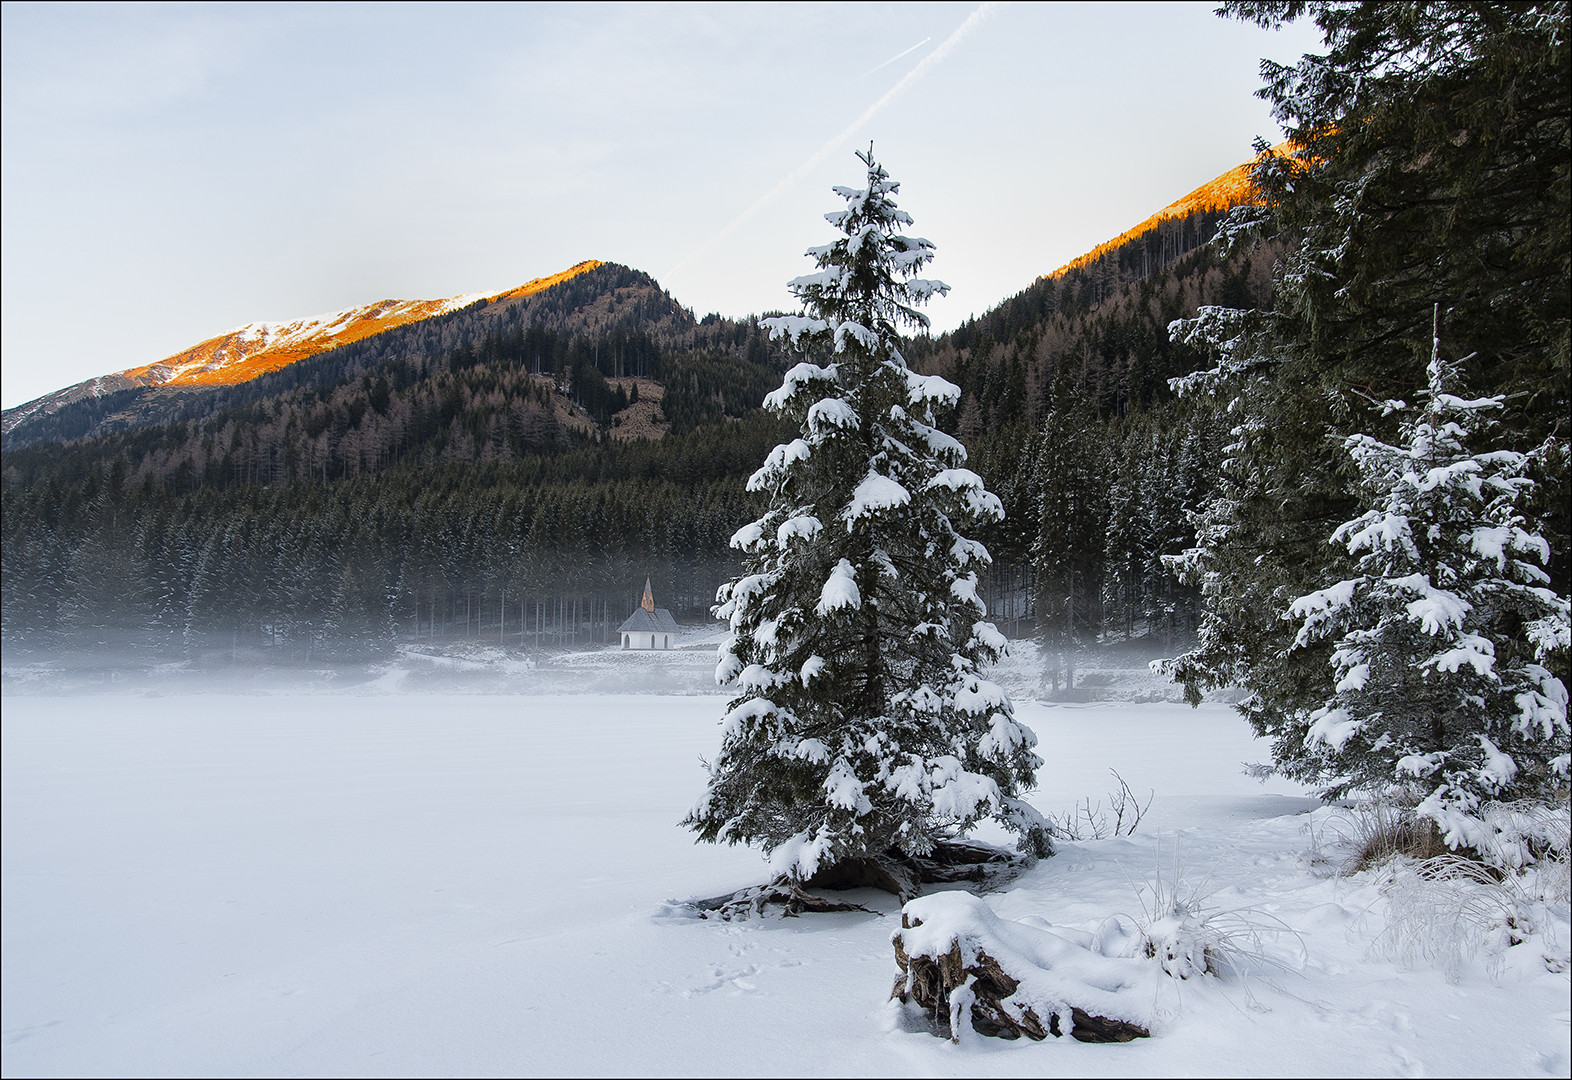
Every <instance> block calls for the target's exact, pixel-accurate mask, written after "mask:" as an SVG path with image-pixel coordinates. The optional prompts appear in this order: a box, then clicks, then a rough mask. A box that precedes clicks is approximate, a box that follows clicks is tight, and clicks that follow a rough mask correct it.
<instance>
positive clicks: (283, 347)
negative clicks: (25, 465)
mask: <svg viewBox="0 0 1572 1080" xmlns="http://www.w3.org/2000/svg"><path fill="white" fill-rule="evenodd" d="M602 265H604V263H603V262H601V260H599V259H586V260H584V261H582V262H579V263H576V264H574V265H573V266H571V267H569V268H568V269H566V270H561V271H558V272H557V273H555V274H548V275H545V276H544V277H537V278H532V279H531V280H529V281H527V282H525V283H524V284H522V285H518V286H515V287H513V288H510V289H504V290H502V291H501V292H481V293H466V294H462V295H459V296H451V297H446V298H444V299H439V300H376V301H373V302H371V303H369V304H360V305H358V306H356V307H351V308H344V309H343V310H340V311H330V312H326V313H324V314H322V315H311V316H306V317H304V318H299V319H291V320H287V321H284V322H260V321H259V322H250V323H246V324H244V325H242V326H237V327H235V328H234V329H232V330H225V331H223V332H222V333H219V334H215V335H213V336H212V337H210V338H206V339H204V340H203V341H200V342H198V343H197V344H195V345H192V346H191V347H190V348H187V349H183V350H181V351H180V352H177V353H174V354H172V355H170V356H167V357H165V358H164V359H162V360H158V361H155V362H154V363H151V364H143V365H141V366H139V367H130V368H125V369H124V370H122V371H117V372H112V373H110V374H108V375H99V376H95V377H94V378H91V379H84V380H83V381H82V382H79V383H73V384H71V385H70V386H66V387H62V388H61V389H59V390H54V391H51V392H50V393H48V394H44V395H42V396H40V397H37V398H34V399H33V400H32V401H28V402H24V403H22V404H21V405H17V406H15V407H13V408H10V409H6V410H5V411H4V412H3V413H0V433H4V434H9V433H10V432H11V430H12V429H13V428H15V427H16V426H17V425H18V424H21V423H23V422H25V421H27V420H29V419H33V418H36V417H40V416H47V415H49V414H50V413H52V412H55V411H57V410H58V409H60V408H63V407H64V406H66V405H70V404H72V403H74V402H77V401H80V400H82V399H83V398H86V397H103V396H105V395H107V394H112V393H115V392H116V391H120V390H131V389H136V388H138V387H166V388H169V389H205V388H211V387H217V386H233V385H235V384H237V383H242V382H249V381H251V380H252V379H255V378H258V377H259V376H262V375H265V374H268V373H269V372H273V371H277V370H278V369H280V368H283V367H287V366H289V365H290V364H294V363H297V362H299V361H301V360H305V359H309V358H310V357H312V356H316V355H318V354H320V353H323V352H326V351H328V350H330V349H335V348H338V347H340V346H343V345H350V344H353V343H354V342H357V341H362V340H364V339H366V338H368V337H374V336H376V335H377V334H382V333H386V332H387V331H389V330H394V329H397V328H398V327H400V326H407V325H409V324H411V323H417V322H424V321H425V320H427V319H431V318H435V317H437V316H439V315H447V314H450V313H451V312H454V311H460V310H462V309H464V308H466V307H469V306H470V305H472V304H476V303H479V302H481V301H485V302H486V303H487V304H488V305H489V304H493V303H499V302H506V301H516V300H521V299H524V298H527V297H530V296H533V295H535V294H536V293H539V292H543V291H545V290H546V289H549V288H552V287H553V286H556V285H560V284H562V283H563V282H565V281H568V280H570V279H572V278H574V277H577V276H578V275H579V274H582V273H585V272H587V271H590V270H594V269H596V268H597V267H600V266H602Z"/></svg>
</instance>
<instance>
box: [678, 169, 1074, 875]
mask: <svg viewBox="0 0 1572 1080" xmlns="http://www.w3.org/2000/svg"><path fill="white" fill-rule="evenodd" d="M858 156H859V158H860V159H861V160H862V161H863V163H864V164H865V165H866V166H867V183H866V186H864V187H862V188H849V187H838V188H836V189H835V191H836V193H837V194H838V195H840V196H841V197H842V198H843V199H845V201H846V209H844V210H842V211H838V212H836V213H832V214H829V215H826V216H827V219H828V220H829V221H830V223H831V224H833V225H834V226H836V227H837V228H838V229H839V230H840V232H841V234H842V235H841V236H840V237H839V238H838V239H837V240H835V241H834V242H833V243H830V244H826V245H824V246H822V247H816V248H813V249H811V250H810V251H809V252H808V254H809V255H810V256H811V257H812V258H813V259H814V260H815V262H816V263H817V265H818V270H817V272H816V273H813V274H810V275H808V276H806V277H801V278H798V279H796V280H795V281H793V282H791V284H790V288H791V290H792V292H793V293H794V294H795V295H796V296H797V297H798V298H799V299H800V300H801V301H802V303H803V311H802V313H801V314H798V315H789V316H783V317H780V318H775V319H770V320H766V325H767V326H768V327H769V328H770V331H771V332H772V333H773V334H774V335H775V336H776V337H778V338H784V339H786V340H788V341H789V342H790V343H791V344H792V345H793V346H794V347H795V348H796V349H798V350H799V351H800V353H801V354H802V356H803V360H802V362H801V363H798V364H797V365H796V366H795V367H793V368H792V369H791V370H790V371H788V372H787V374H786V377H785V380H784V382H783V383H782V385H781V387H780V389H778V390H776V391H774V392H773V393H771V394H770V395H769V396H768V397H767V398H766V399H765V405H766V407H767V408H768V409H770V410H771V411H772V412H774V413H776V414H777V415H779V416H782V417H787V418H790V419H791V420H793V421H795V422H796V423H797V424H798V425H799V427H800V430H801V437H800V438H797V439H794V440H792V441H791V442H789V443H785V444H782V445H780V446H777V447H775V449H774V450H773V451H771V452H770V454H769V456H768V458H767V459H766V460H765V462H764V465H763V467H762V468H760V469H759V470H758V472H756V473H755V474H754V475H753V477H752V478H751V479H750V481H749V484H748V487H749V489H750V490H752V491H755V492H759V493H761V494H762V495H764V496H765V497H767V498H768V500H769V504H768V505H769V508H768V510H767V511H766V512H765V514H764V515H763V516H762V517H761V518H759V519H758V520H757V521H754V522H752V523H751V524H748V525H746V526H744V527H743V528H742V529H740V530H738V532H737V534H736V535H735V536H734V537H733V539H732V544H733V546H734V547H736V548H737V549H739V550H740V551H742V552H744V553H745V554H746V556H747V564H746V569H745V571H744V573H743V574H742V575H741V576H739V577H738V578H736V579H735V580H733V581H730V582H728V583H727V584H725V585H723V586H722V587H721V589H720V592H719V594H718V597H717V599H718V601H719V605H718V606H717V608H716V609H715V611H716V615H717V616H718V617H719V618H722V619H725V620H727V621H728V622H729V625H730V633H729V635H728V637H727V638H726V640H725V642H724V644H723V645H722V647H721V649H720V664H719V667H718V669H717V671H716V678H717V681H718V682H719V683H721V684H722V685H726V686H731V687H734V688H736V691H737V696H736V697H735V699H734V700H733V701H732V703H731V706H730V708H729V710H728V712H727V714H726V717H725V722H724V728H723V732H722V741H721V748H720V752H719V754H718V756H717V757H716V758H715V760H714V762H713V763H712V765H711V775H710V782H709V785H708V789H707V790H706V792H705V793H704V795H703V797H702V798H701V799H700V800H699V801H698V803H697V804H696V805H695V806H694V808H693V810H692V811H691V813H690V814H689V816H688V818H687V821H686V824H687V825H688V826H689V827H691V828H693V829H694V830H695V831H697V832H698V834H699V836H700V838H701V839H704V840H709V841H725V842H728V843H737V842H746V843H757V844H761V845H762V846H763V847H764V848H765V849H766V850H767V851H769V852H770V853H771V861H772V866H773V868H774V869H775V871H776V872H777V873H780V874H784V875H786V876H788V877H790V878H792V879H795V880H807V879H809V878H811V877H813V876H814V875H815V874H816V873H818V872H820V871H827V870H829V869H831V868H833V867H835V866H837V865H840V864H843V863H846V862H848V861H850V860H858V859H867V858H878V857H880V856H882V855H883V853H884V852H886V851H888V850H889V849H891V848H895V849H898V850H899V851H900V852H903V853H905V854H907V855H924V854H926V853H928V852H929V851H931V850H932V849H933V848H934V846H935V845H936V844H938V843H942V842H944V841H946V840H948V839H950V838H952V837H954V836H956V835H957V834H959V833H961V832H964V831H965V830H966V829H968V828H969V827H971V826H973V825H974V824H976V823H977V822H979V821H981V820H982V819H984V818H988V817H993V818H996V819H998V820H1000V821H1002V822H1003V823H1004V824H1005V825H1007V826H1008V827H1011V828H1013V829H1014V830H1015V831H1016V832H1018V833H1019V834H1020V835H1021V836H1022V844H1023V847H1025V848H1026V849H1029V850H1030V851H1031V852H1032V853H1034V854H1046V853H1047V851H1048V838H1047V833H1046V830H1045V829H1044V823H1043V821H1042V819H1041V817H1040V816H1039V815H1037V813H1036V812H1035V811H1034V810H1032V808H1031V807H1030V806H1028V805H1027V804H1025V803H1024V802H1022V801H1020V800H1019V798H1018V796H1019V794H1020V793H1021V792H1022V791H1023V790H1025V789H1026V788H1028V787H1029V786H1030V785H1031V784H1032V783H1033V778H1034V774H1033V770H1034V769H1035V768H1036V767H1037V766H1038V765H1039V764H1040V761H1039V759H1038V758H1037V756H1036V755H1035V754H1034V753H1033V751H1032V746H1033V745H1034V743H1035V742H1036V739H1035V736H1034V735H1033V734H1032V732H1031V731H1030V729H1028V728H1026V727H1023V726H1022V725H1020V724H1018V723H1017V722H1016V721H1015V718H1014V715H1013V710H1012V707H1011V704H1010V701H1009V698H1008V696H1007V695H1006V694H1005V693H1004V691H1003V690H1002V689H1001V688H1000V687H998V686H997V685H995V684H994V683H992V682H990V681H988V680H987V679H986V678H984V677H983V673H984V671H985V669H986V668H987V667H988V666H989V665H990V664H991V663H992V662H993V661H995V660H996V659H997V658H998V657H999V655H1000V653H1001V652H1002V650H1003V649H1004V645H1005V640H1004V637H1003V636H1002V635H1001V634H1000V633H999V632H998V631H997V630H996V629H995V628H994V627H993V625H992V624H990V623H989V622H987V621H986V614H987V613H986V611H985V609H984V606H983V602H982V600H981V599H980V598H979V596H978V570H979V569H981V568H983V567H985V566H986V565H987V564H988V562H989V558H988V552H987V550H986V549H985V548H984V547H983V545H982V544H980V543H978V542H976V541H974V540H970V539H968V538H967V537H966V536H965V535H964V534H963V532H962V531H961V530H962V529H964V528H965V527H967V526H968V525H969V524H973V523H976V522H979V521H985V520H994V519H997V518H999V517H1000V516H1001V514H1002V509H1001V507H1000V503H999V500H998V499H997V498H996V497H995V496H994V495H992V494H991V493H990V492H988V491H987V490H986V489H985V488H984V487H983V483H982V480H981V479H980V478H979V477H978V476H977V474H976V473H974V472H972V471H970V470H968V469H966V468H965V467H964V464H965V461H966V451H965V449H964V448H963V447H962V446H961V444H960V443H958V442H956V441H955V440H954V439H953V438H951V437H950V436H948V435H946V434H944V433H943V432H942V431H940V430H939V429H938V427H937V426H936V425H935V421H934V416H933V407H934V406H935V405H936V404H948V403H953V402H954V401H955V400H956V398H957V396H958V395H959V393H960V391H959V389H958V388H957V387H956V386H955V385H953V384H952V383H949V382H947V381H945V380H944V379H942V378H938V377H936V376H927V377H925V376H921V375H917V374H915V373H914V372H912V371H911V370H909V369H908V368H907V366H906V363H905V360H904V359H903V358H902V356H901V353H900V350H899V348H898V340H899V338H898V333H897V331H898V328H899V326H900V324H902V323H906V324H909V325H917V326H925V325H927V319H926V317H925V316H923V315H922V314H921V313H920V312H918V311H917V310H916V307H917V305H920V304H922V303H923V302H924V301H926V300H927V299H929V298H930V297H932V296H934V295H936V294H942V293H943V292H945V291H947V289H948V286H946V285H944V284H943V283H942V282H938V281H931V280H925V279H921V278H918V277H916V274H917V273H918V272H919V271H920V270H921V269H922V268H923V266H924V265H925V264H926V263H927V262H928V261H929V260H930V259H931V258H932V257H933V245H932V244H931V243H930V242H929V241H927V240H925V239H921V238H918V237H910V236H906V235H903V234H902V232H901V229H902V228H903V227H905V226H907V225H909V224H910V223H911V217H910V216H909V215H908V214H906V212H905V211H903V210H900V209H898V208H897V206H896V204H895V201H894V199H893V196H894V195H895V194H896V192H897V190H898V188H899V185H898V184H897V183H895V181H893V180H891V179H890V177H889V175H888V174H887V173H886V172H885V170H884V168H883V167H882V166H880V165H879V164H878V163H877V162H876V161H875V160H874V159H873V156H872V151H871V149H870V151H869V153H868V154H866V155H862V154H860V155H858Z"/></svg>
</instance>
